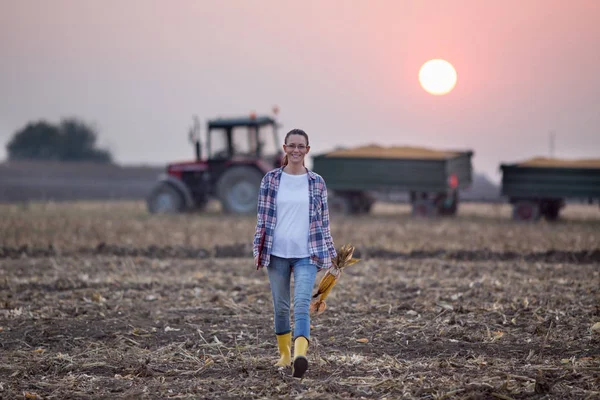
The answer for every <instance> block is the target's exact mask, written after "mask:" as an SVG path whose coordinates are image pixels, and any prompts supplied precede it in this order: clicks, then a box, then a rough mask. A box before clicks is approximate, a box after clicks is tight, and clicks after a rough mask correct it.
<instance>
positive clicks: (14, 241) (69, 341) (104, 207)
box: [0, 202, 600, 399]
mask: <svg viewBox="0 0 600 400" xmlns="http://www.w3.org/2000/svg"><path fill="white" fill-rule="evenodd" d="M461 207H462V208H461V211H460V215H459V217H457V218H453V219H440V220H418V219H413V218H411V217H410V216H409V208H408V206H403V205H400V206H397V205H394V206H392V205H379V204H378V205H377V206H376V207H375V210H374V214H373V215H370V216H364V217H360V218H350V217H346V218H341V217H336V218H334V219H333V220H332V228H333V236H334V239H335V241H336V243H337V245H338V246H339V245H341V244H344V243H348V242H350V243H353V244H355V245H356V247H357V251H358V253H360V256H361V257H362V258H363V260H362V261H361V262H360V263H358V264H356V265H354V266H352V267H349V268H348V270H347V271H346V273H345V275H344V276H343V277H342V278H341V280H340V281H339V283H338V285H337V286H336V287H335V288H334V289H333V291H332V293H331V295H330V296H329V297H328V299H327V309H326V311H325V312H324V313H323V314H321V315H318V316H315V317H314V318H313V320H312V324H313V330H312V338H311V345H310V347H309V362H310V368H309V371H308V372H307V374H306V375H305V378H304V379H302V380H297V379H293V378H291V377H290V371H289V370H277V369H276V368H274V367H271V365H272V364H273V363H275V361H276V360H277V356H276V343H275V338H274V335H273V330H272V310H273V309H272V304H271V298H270V290H269V284H268V280H267V278H266V274H265V273H264V271H256V270H255V269H254V268H253V266H252V257H251V248H250V244H249V242H250V241H251V237H252V233H253V228H254V222H255V221H254V218H252V217H233V216H224V215H222V214H220V212H219V210H218V208H217V207H216V206H214V205H211V208H210V209H209V212H208V213H206V214H203V215H195V214H192V215H179V216H170V217H169V216H156V215H152V216H151V215H148V214H147V213H146V212H145V208H144V204H143V203H141V202H129V203H127V202H115V203H59V204H29V205H27V206H17V205H11V206H0V348H1V353H0V354H1V358H0V399H18V398H40V399H88V398H89V399H91V398H111V399H115V398H128V399H153V398H161V399H162V398H219V399H227V398H249V399H258V398H319V399H321V398H332V399H346V398H390V399H391V398H409V399H597V398H600V389H599V388H600V332H598V331H594V329H592V327H593V326H594V324H595V323H598V322H600V289H599V283H600V269H599V266H600V210H598V207H597V206H596V207H591V206H577V205H568V206H567V208H566V209H565V210H564V213H563V214H562V217H563V218H562V220H561V221H559V222H556V223H553V224H550V223H545V222H540V223H536V224H519V223H515V222H513V221H511V220H510V208H509V206H508V205H480V204H465V205H464V206H461ZM319 277H320V275H319Z"/></svg>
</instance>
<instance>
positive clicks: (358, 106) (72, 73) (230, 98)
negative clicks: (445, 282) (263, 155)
mask: <svg viewBox="0 0 600 400" xmlns="http://www.w3.org/2000/svg"><path fill="white" fill-rule="evenodd" d="M599 49H600V3H599V2H598V1H595V0H576V1H570V2H567V1H551V0H527V1H517V0H509V1H503V2H492V1H489V2H488V1H475V0H463V1H461V0H418V1H414V0H410V1H408V0H407V1H401V0H397V1H396V0H394V1H391V0H390V1H369V2H367V1H355V2H348V1H341V0H340V1H338V0H336V1H333V0H328V1H302V2H292V1H285V0H284V1H275V0H253V1H246V0H221V1H217V0H215V1H208V0H205V1H202V0H195V1H192V0H189V1H188V0H175V1H167V0H164V1H157V0H155V1H152V0H120V1H106V0H105V1H96V0H86V1H79V0H52V1H34V0H20V1H16V0H14V1H11V0H8V1H2V2H1V3H0V56H1V60H2V61H1V62H0V92H1V94H2V95H1V96H0V144H1V145H2V146H1V148H0V159H4V158H5V157H6V152H5V149H4V146H5V144H6V143H7V142H8V140H9V139H10V137H11V136H12V135H13V133H14V132H15V131H16V130H17V129H19V128H21V127H23V126H24V125H25V124H26V123H27V122H28V121H32V120H39V119H46V120H48V121H50V122H58V120H59V119H60V118H62V117H67V116H77V117H80V118H83V119H85V120H86V121H89V122H93V123H95V124H96V126H97V127H98V129H99V133H100V144H101V145H102V146H108V147H109V148H110V149H111V150H112V151H113V153H114V154H115V156H116V159H117V161H118V162H119V163H122V164H139V163H146V164H161V163H166V162H168V161H174V160H181V159H189V158H191V157H192V155H193V149H192V147H191V146H190V145H189V143H188V141H187V129H188V128H189V126H190V125H191V122H192V115H194V114H198V116H199V117H200V118H201V120H202V121H205V120H206V119H208V118H212V117H215V116H227V115H233V116H235V115H240V114H241V115H245V114H247V113H249V112H250V111H251V110H256V111H257V112H259V113H261V112H269V111H270V109H271V107H272V105H274V104H277V105H278V106H279V108H280V109H281V113H280V118H281V122H282V123H283V125H284V127H283V132H282V133H284V132H285V131H286V130H288V129H291V128H294V127H301V128H303V129H305V130H306V131H307V132H308V133H309V135H310V136H311V145H312V147H313V152H314V153H320V152H324V151H328V150H331V149H332V148H333V147H335V146H338V145H345V146H354V145H359V144H365V143H377V144H380V145H412V146H426V147H432V148H440V149H447V148H452V149H471V150H473V151H474V152H475V157H474V159H473V162H474V165H475V169H476V170H478V171H480V172H484V173H486V174H487V175H488V176H489V177H490V178H491V179H493V180H494V181H498V180H499V179H500V173H499V172H498V166H499V164H500V163H502V162H515V161H519V160H522V159H526V158H530V157H533V156H537V155H543V156H547V155H549V139H548V138H549V132H550V131H555V132H556V142H555V156H557V157H562V158H600V128H599V127H600V78H599V75H598V74H599V73H598V71H600V50H599ZM431 58H444V59H446V60H448V61H450V62H451V63H452V64H453V65H454V66H455V68H456V70H457V72H458V83H457V85H456V88H455V89H454V91H453V92H451V93H450V94H448V95H446V96H432V95H429V94H427V93H426V92H425V91H424V90H423V89H421V88H420V86H419V83H418V78H417V76H418V70H419V68H420V66H421V65H422V64H423V63H424V62H425V61H427V60H428V59H431Z"/></svg>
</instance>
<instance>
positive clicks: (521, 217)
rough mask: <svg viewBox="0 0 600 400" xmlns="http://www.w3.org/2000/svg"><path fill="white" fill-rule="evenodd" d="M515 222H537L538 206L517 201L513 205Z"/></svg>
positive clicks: (525, 201)
mask: <svg viewBox="0 0 600 400" xmlns="http://www.w3.org/2000/svg"><path fill="white" fill-rule="evenodd" d="M513 219H514V220H515V221H537V220H538V219H540V205H539V203H538V202H536V201H531V200H519V201H517V202H516V203H514V204H513Z"/></svg>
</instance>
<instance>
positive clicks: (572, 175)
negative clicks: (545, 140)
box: [500, 157, 600, 221]
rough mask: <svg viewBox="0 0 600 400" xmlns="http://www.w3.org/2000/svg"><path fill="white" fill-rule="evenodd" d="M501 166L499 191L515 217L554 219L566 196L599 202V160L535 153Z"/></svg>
mask: <svg viewBox="0 0 600 400" xmlns="http://www.w3.org/2000/svg"><path fill="white" fill-rule="evenodd" d="M500 169H501V170H502V191H501V193H502V195H503V196H506V197H508V199H509V201H510V203H511V204H512V205H513V213H512V216H513V219H515V220H518V221H536V220H538V219H540V218H542V217H544V218H546V219H547V220H551V221H552V220H556V219H557V218H558V216H559V214H560V210H561V209H562V208H563V207H564V206H565V201H566V200H576V201H577V200H579V201H582V202H587V203H590V204H592V203H594V202H600V160H560V159H555V158H542V157H537V158H533V159H530V160H527V161H524V162H520V163H516V164H502V165H501V166H500Z"/></svg>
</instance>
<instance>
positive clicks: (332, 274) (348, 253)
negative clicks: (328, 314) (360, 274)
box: [310, 244, 360, 313]
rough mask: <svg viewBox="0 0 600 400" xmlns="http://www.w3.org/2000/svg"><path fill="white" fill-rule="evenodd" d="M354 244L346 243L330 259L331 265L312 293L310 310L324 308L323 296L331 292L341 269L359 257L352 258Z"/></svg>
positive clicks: (316, 310)
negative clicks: (315, 290)
mask: <svg viewBox="0 0 600 400" xmlns="http://www.w3.org/2000/svg"><path fill="white" fill-rule="evenodd" d="M353 253H354V246H352V245H350V244H346V245H344V246H342V247H341V248H340V249H339V250H338V251H337V256H336V257H335V258H333V259H332V260H331V262H332V264H333V266H332V267H331V268H329V270H327V272H326V273H325V275H323V277H322V278H321V281H320V282H319V287H318V288H317V292H316V293H315V294H314V295H313V299H314V300H313V301H312V303H311V305H310V312H312V313H314V312H317V313H322V312H323V311H324V310H325V307H326V304H325V298H326V297H327V296H328V295H329V293H330V292H331V289H333V287H334V286H335V284H336V283H337V281H338V279H340V276H341V275H342V270H343V269H344V268H346V267H349V266H350V265H352V264H356V263H357V262H358V261H360V259H357V258H352V254H353Z"/></svg>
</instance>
